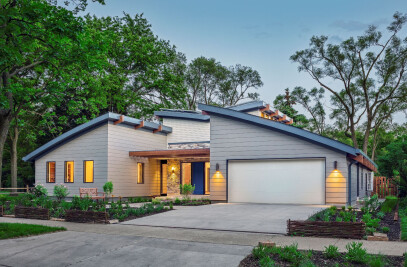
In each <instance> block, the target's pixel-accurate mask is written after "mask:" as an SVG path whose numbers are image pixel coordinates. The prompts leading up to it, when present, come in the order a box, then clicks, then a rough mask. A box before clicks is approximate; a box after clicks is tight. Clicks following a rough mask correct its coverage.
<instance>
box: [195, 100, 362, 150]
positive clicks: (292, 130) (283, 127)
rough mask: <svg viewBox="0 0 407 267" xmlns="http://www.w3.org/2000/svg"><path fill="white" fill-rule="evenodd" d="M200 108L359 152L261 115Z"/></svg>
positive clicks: (341, 148)
mask: <svg viewBox="0 0 407 267" xmlns="http://www.w3.org/2000/svg"><path fill="white" fill-rule="evenodd" d="M198 108H199V109H200V110H204V111H206V112H209V113H213V114H218V115H221V116H226V117H229V118H233V119H236V120H240V121H244V122H248V123H253V124H256V125H260V126H263V127H266V128H269V129H273V130H276V131H280V132H284V133H287V134H290V135H293V136H295V137H299V138H302V139H304V140H307V141H311V142H314V143H317V144H320V145H324V146H326V147H329V148H332V149H335V150H338V151H342V152H345V153H348V154H351V155H354V156H356V155H357V153H358V149H356V148H354V147H351V146H349V145H346V144H344V143H341V142H339V141H336V140H333V139H330V138H328V137H324V136H321V135H318V134H315V133H312V132H309V131H306V130H303V129H300V128H297V127H294V126H291V125H286V124H283V123H279V122H275V121H272V120H266V119H263V118H261V117H258V116H255V115H251V114H247V113H243V112H239V111H235V110H231V109H228V108H221V107H215V106H209V105H205V104H198Z"/></svg>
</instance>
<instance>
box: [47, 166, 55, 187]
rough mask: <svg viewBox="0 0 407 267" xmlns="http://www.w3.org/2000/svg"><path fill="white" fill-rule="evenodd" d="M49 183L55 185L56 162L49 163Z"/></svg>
mask: <svg viewBox="0 0 407 267" xmlns="http://www.w3.org/2000/svg"><path fill="white" fill-rule="evenodd" d="M47 183H55V161H48V162H47Z"/></svg>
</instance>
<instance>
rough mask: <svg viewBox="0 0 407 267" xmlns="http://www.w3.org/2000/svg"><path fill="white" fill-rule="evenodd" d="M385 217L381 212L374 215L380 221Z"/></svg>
mask: <svg viewBox="0 0 407 267" xmlns="http://www.w3.org/2000/svg"><path fill="white" fill-rule="evenodd" d="M385 216H386V214H385V213H384V212H383V211H379V212H378V213H377V214H376V217H377V218H379V219H380V220H382V219H383V218H384V217H385Z"/></svg>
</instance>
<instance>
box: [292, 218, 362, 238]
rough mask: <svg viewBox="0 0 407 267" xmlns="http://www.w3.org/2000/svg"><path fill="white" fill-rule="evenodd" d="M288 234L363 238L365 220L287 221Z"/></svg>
mask: <svg viewBox="0 0 407 267" xmlns="http://www.w3.org/2000/svg"><path fill="white" fill-rule="evenodd" d="M287 233H288V235H296V236H317V237H333V238H352V239H362V238H363V237H364V236H365V235H366V230H365V223H364V222H320V221H316V222H310V221H291V220H288V221H287Z"/></svg>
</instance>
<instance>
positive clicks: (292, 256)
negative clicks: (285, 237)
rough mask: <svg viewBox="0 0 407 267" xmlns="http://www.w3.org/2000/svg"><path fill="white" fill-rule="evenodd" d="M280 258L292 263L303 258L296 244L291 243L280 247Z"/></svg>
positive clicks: (296, 263) (296, 262)
mask: <svg viewBox="0 0 407 267" xmlns="http://www.w3.org/2000/svg"><path fill="white" fill-rule="evenodd" d="M280 258H281V259H282V260H285V261H288V262H290V263H292V264H294V265H298V264H299V263H300V262H301V260H302V259H303V258H304V255H303V254H302V253H301V252H300V251H299V250H298V244H293V245H290V246H285V247H283V248H282V249H281V252H280Z"/></svg>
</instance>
